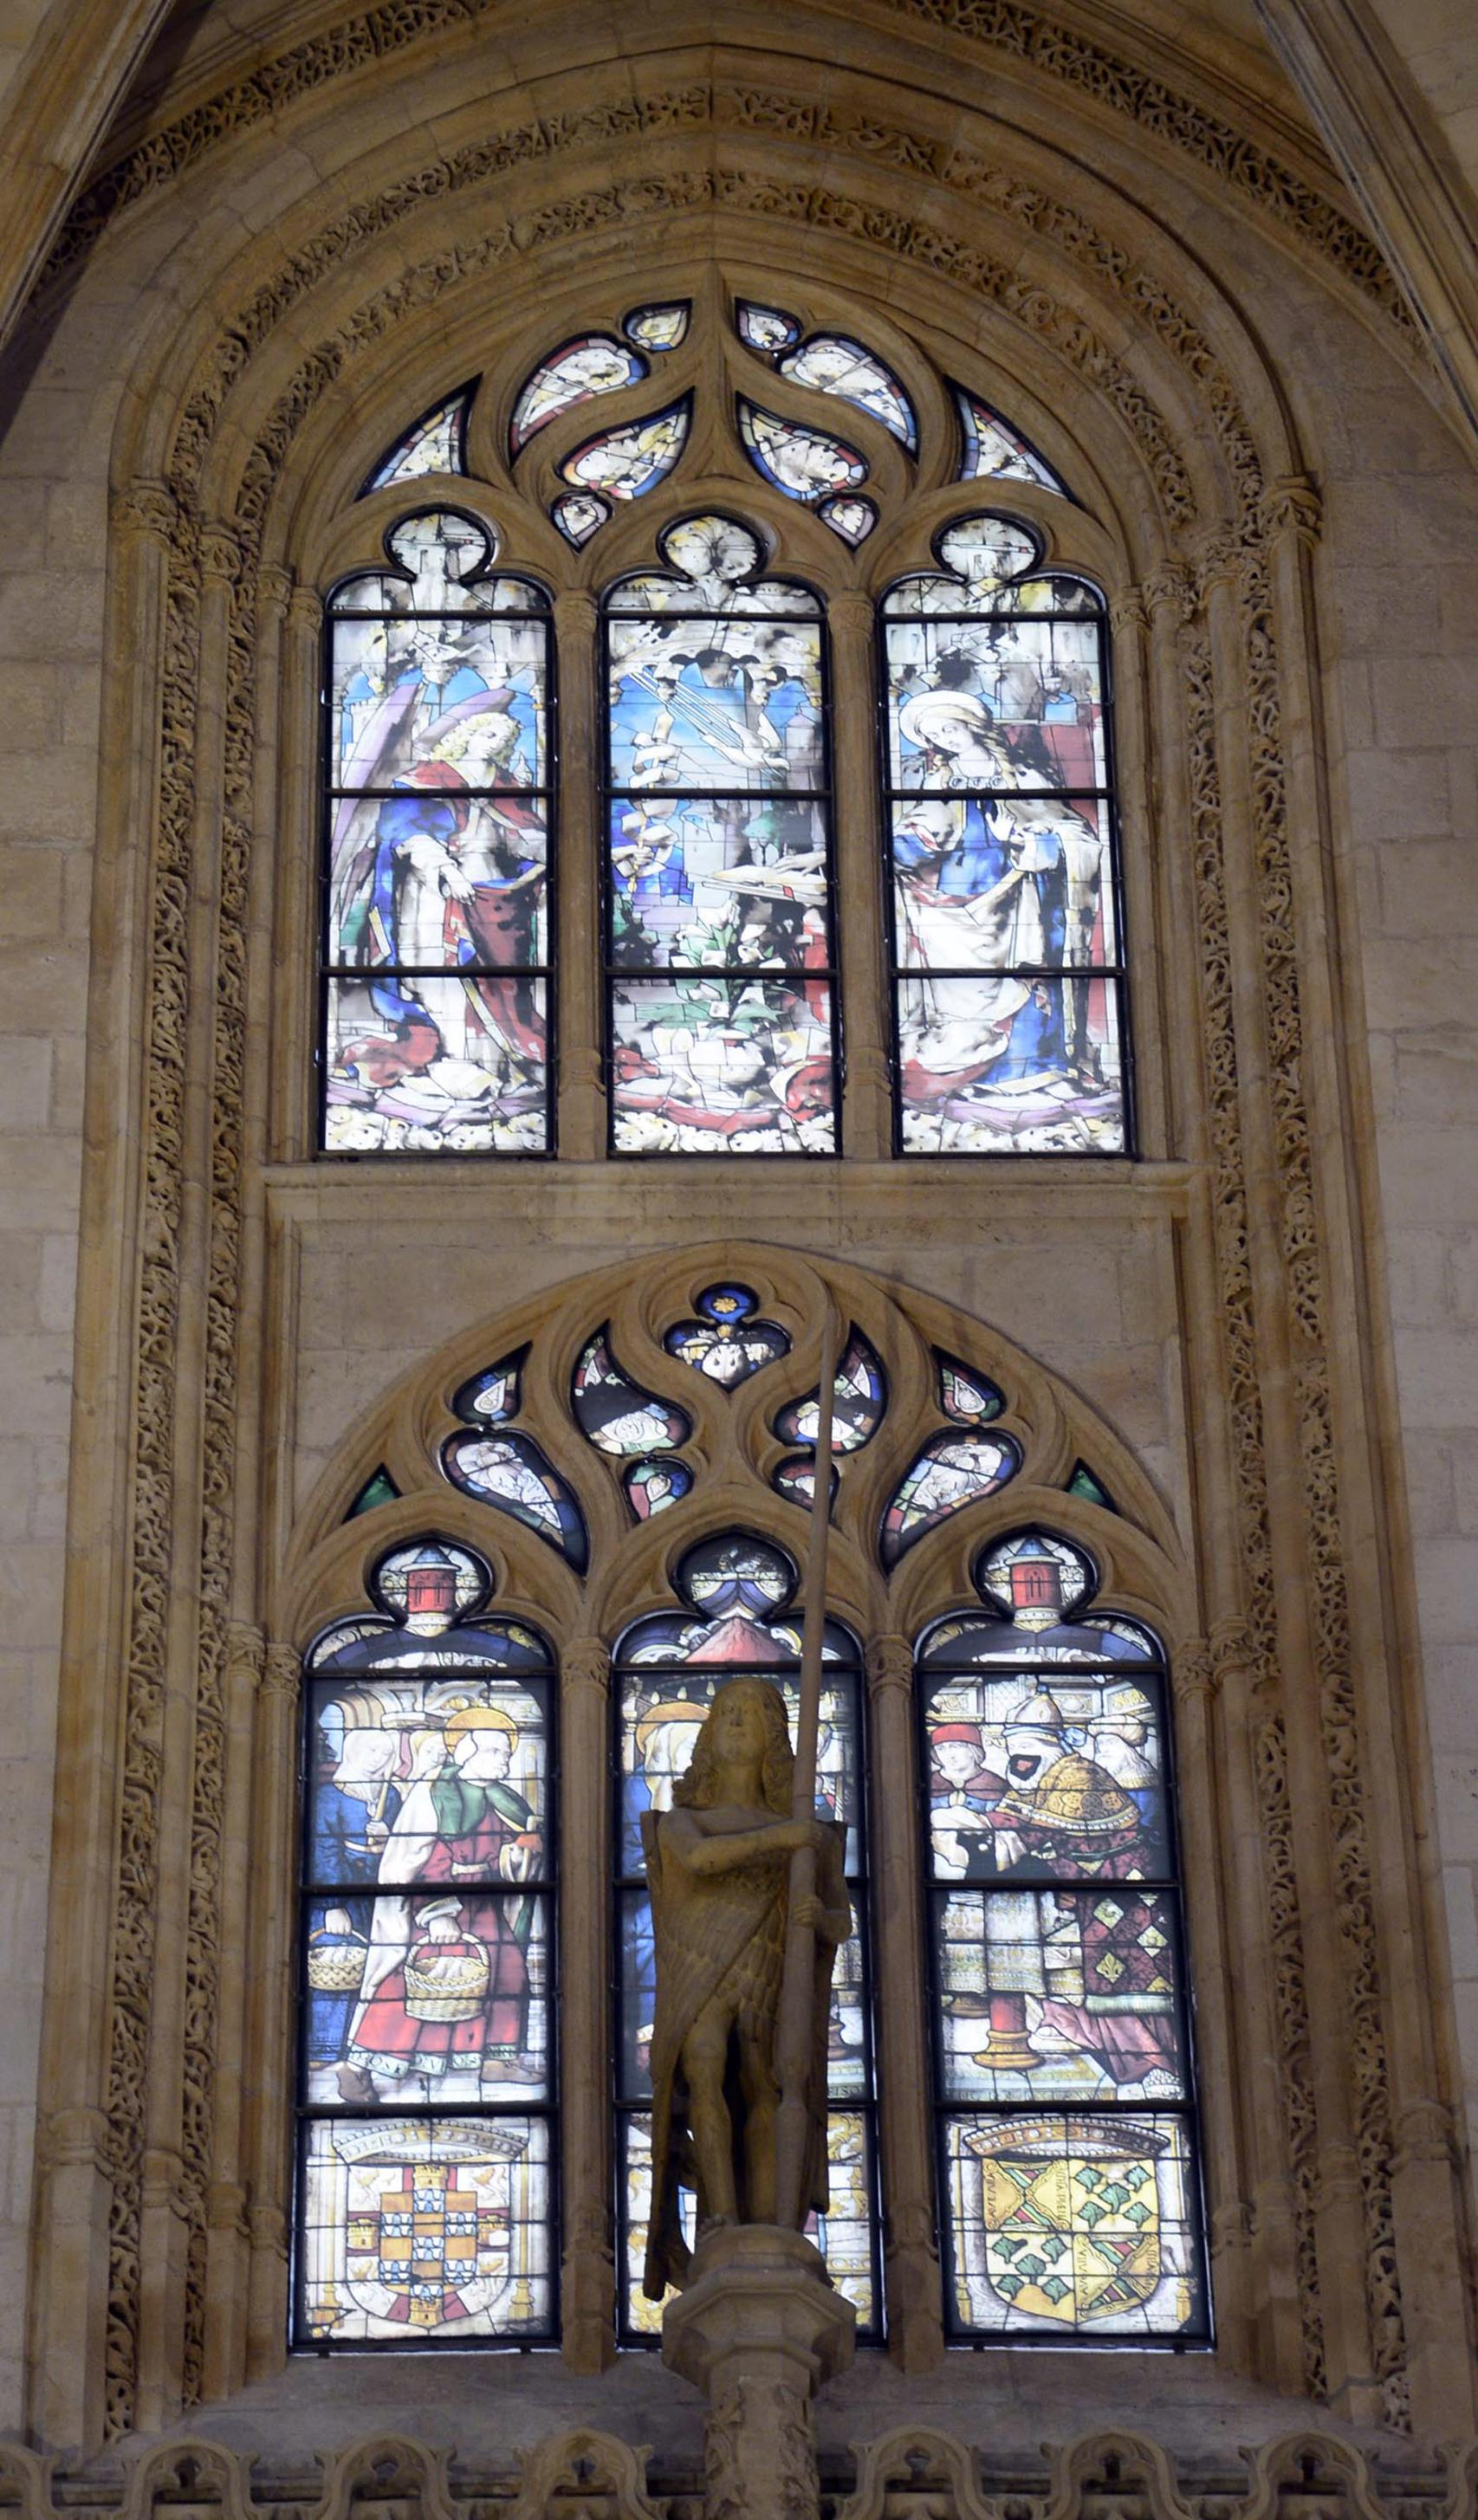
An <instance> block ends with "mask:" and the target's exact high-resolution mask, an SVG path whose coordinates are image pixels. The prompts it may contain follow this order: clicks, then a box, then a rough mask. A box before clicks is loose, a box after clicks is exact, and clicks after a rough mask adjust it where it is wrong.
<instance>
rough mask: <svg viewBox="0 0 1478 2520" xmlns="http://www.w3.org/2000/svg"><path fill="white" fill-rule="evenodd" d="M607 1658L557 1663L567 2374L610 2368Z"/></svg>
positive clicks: (593, 1650)
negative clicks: (558, 1691)
mask: <svg viewBox="0 0 1478 2520" xmlns="http://www.w3.org/2000/svg"><path fill="white" fill-rule="evenodd" d="M609 1788H610V1655H609V1653H608V1652H607V1650H606V1648H605V1645H604V1644H603V1643H601V1641H600V1639H599V1638H598V1637H577V1638H576V1639H575V1640H574V1641H573V1643H570V1644H569V1645H567V1646H566V1647H565V1648H564V1650H563V1651H562V1653H561V1654H560V1868H559V1889H558V1897H559V1903H560V1910H559V1913H560V1934H559V1951H560V1966H559V1974H558V1983H559V1989H560V2022H559V2038H560V2048H559V2093H560V2162H561V2197H560V2205H561V2221H562V2225H563V2230H562V2235H561V2238H562V2257H561V2268H560V2331H561V2334H562V2337H563V2344H564V2360H565V2362H566V2363H567V2364H568V2366H569V2368H570V2369H571V2370H572V2371H581V2372H596V2371H604V2370H605V2367H606V2365H607V2364H608V2363H611V2362H613V2361H614V2359H615V2350H616V2340H615V2274H616V2270H615V2260H614V2257H613V2255H612V2250H611V2179H612V2171H611V2134H610V2115H611V2110H610V2096H611V2072H610V2052H611V2050H610V2040H611V2023H610V1963H609V1953H610V1930H611V1928H610V1909H611V1890H610V1883H611V1869H610V1789H609Z"/></svg>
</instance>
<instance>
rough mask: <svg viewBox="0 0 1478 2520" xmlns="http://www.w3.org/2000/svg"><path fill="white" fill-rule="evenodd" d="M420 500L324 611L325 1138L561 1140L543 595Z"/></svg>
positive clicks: (424, 1143) (452, 1147) (423, 1142)
mask: <svg viewBox="0 0 1478 2520" xmlns="http://www.w3.org/2000/svg"><path fill="white" fill-rule="evenodd" d="M496 549H497V543H496V537H495V536H494V534H493V533H492V532H491V530H490V529H489V528H488V527H487V526H486V525H484V524H482V523H481V522H480V521H479V520H478V519H477V518H476V517H470V516H468V515H466V514H465V513H464V512H462V511H461V510H456V509H446V508H436V509H427V510H425V512H424V513H422V514H421V515H418V516H413V517H407V518H406V519H404V521H403V522H401V523H400V524H399V525H397V526H396V527H395V528H394V530H393V531H392V532H391V533H390V534H389V535H388V536H387V537H386V550H387V554H388V558H389V561H390V563H391V564H390V565H389V566H388V567H387V568H384V569H381V570H378V571H376V572H374V573H361V574H360V575H358V576H355V577H351V578H348V579H345V580H344V581H343V583H342V584H341V585H340V586H339V587H338V588H337V590H336V593H335V595H334V597H333V600H332V604H331V607H330V616H329V631H328V641H329V665H328V682H329V690H330V693H331V696H332V704H331V708H330V711H329V716H328V724H327V727H326V762H327V784H326V795H325V806H324V816H325V825H326V829H327V833H328V848H327V858H328V864H327V874H326V883H325V897H324V902H323V908H322V967H323V979H322V988H323V1042H324V1107H323V1144H324V1146H325V1148H327V1149H328V1151H330V1152H331V1153H338V1154H385V1153H421V1152H451V1153H456V1154H514V1153H522V1154H530V1153H540V1152H542V1151H544V1150H545V1149H547V1148H548V1147H549V1146H550V1143H551V1113H550V1091H549V1087H550V1012H551V1009H550V917H551V909H552V901H551V874H552V863H551V860H552V851H551V836H552V823H553V813H552V795H553V786H552V781H553V759H552V747H553V740H554V727H553V698H554V692H553V674H552V655H551V620H550V603H549V597H548V595H547V594H546V592H545V590H544V589H543V587H541V586H538V585H536V584H535V583H534V582H533V580H532V579H529V578H525V577H515V576H507V575H500V574H494V572H493V568H492V562H493V560H494V556H495V553H496Z"/></svg>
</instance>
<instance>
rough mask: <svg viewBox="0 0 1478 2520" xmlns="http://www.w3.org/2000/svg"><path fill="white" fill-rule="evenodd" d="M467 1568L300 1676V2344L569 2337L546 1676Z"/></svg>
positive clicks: (553, 1687)
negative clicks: (559, 2181)
mask: <svg viewBox="0 0 1478 2520" xmlns="http://www.w3.org/2000/svg"><path fill="white" fill-rule="evenodd" d="M490 1586H491V1578H490V1575H489V1572H488V1569H487V1567H486V1566H485V1565H484V1564H483V1563H482V1561H481V1560H480V1559H479V1558H477V1557H476V1556H475V1555H474V1554H473V1553H471V1552H470V1550H467V1549H464V1548H461V1547H459V1546H457V1545H455V1544H453V1543H451V1542H449V1541H440V1540H436V1539H434V1538H433V1539H428V1540H425V1541H422V1542H419V1543H416V1544H413V1545H410V1546H407V1547H404V1548H401V1549H398V1550H395V1551H392V1552H391V1553H389V1555H388V1556H387V1557H386V1558H385V1559H384V1560H383V1561H382V1562H381V1566H380V1568H379V1569H378V1572H377V1576H376V1579H375V1587H374V1590H375V1597H376V1598H377V1600H378V1602H379V1603H380V1604H381V1607H380V1608H378V1609H377V1610H375V1611H373V1612H371V1613H368V1614H367V1615H366V1616H364V1617H362V1618H358V1619H349V1620H343V1621H340V1622H338V1623H337V1624H336V1626H335V1627H333V1628H330V1629H328V1630H327V1631H325V1633H324V1634H323V1635H322V1636H321V1637H320V1638H319V1639H318V1641H317V1643H316V1644H315V1645H314V1647H313V1648H312V1650H311V1652H310V1654H309V1656H308V1665H307V1672H306V1675H305V1708H304V1778H303V1856H302V1897H301V1910H300V1968H301V1991H300V2007H299V2044H298V2163H297V2216H296V2232H295V2265H294V2276H293V2341H294V2343H296V2344H297V2345H299V2346H313V2347H315V2348H318V2349H320V2350H334V2349H338V2348H353V2349H369V2348H381V2349H397V2350H403V2349H405V2348H407V2347H413V2346H423V2347H465V2346H467V2345H469V2344H473V2343H493V2342H499V2341H509V2342H512V2341H521V2342H534V2341H536V2340H550V2339H553V2338H554V2337H555V2336H556V2335H557V2333H558V2325H559V2319H558V2302H557V2295H556V2268H557V2263H558V2252H557V2245H556V2229H555V2198H556V2164H557V2159H558V2143H557V2133H558V2128H557V2096H558V2024H557V2019H556V1966H555V1932H556V1917H555V1879H556V1847H555V1833H554V1831H555V1806H554V1793H553V1783H554V1776H555V1727H556V1721H557V1697H558V1686H557V1674H556V1670H555V1664H554V1658H553V1656H552V1654H551V1652H550V1648H549V1646H548V1643H546V1641H545V1639H544V1638H543V1637H541V1636H540V1635H539V1634H538V1633H537V1632H536V1631H535V1630H534V1629H532V1628H530V1627H527V1626H526V1625H524V1624H523V1623H522V1622H521V1621H517V1620H513V1619H505V1618H500V1617H498V1616H497V1615H496V1614H495V1613H493V1612H492V1611H491V1610H490V1609H489V1608H488V1607H487V1606H486V1604H487V1597H488V1594H489V1591H490Z"/></svg>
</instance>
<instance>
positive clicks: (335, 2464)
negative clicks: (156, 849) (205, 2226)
mask: <svg viewBox="0 0 1478 2520" xmlns="http://www.w3.org/2000/svg"><path fill="white" fill-rule="evenodd" d="M741 2412H742V2410H741V2409H736V2410H735V2414H736V2416H739V2415H740V2414H741ZM801 2416H802V2420H803V2419H804V2409H803V2408H802V2409H801ZM732 2429H733V2425H732V2424H730V2423H728V2422H726V2425H725V2427H724V2433H723V2438H721V2439H720V2440H719V2441H718V2442H716V2443H714V2442H712V2440H711V2430H710V2450H709V2458H708V2481H709V2491H708V2493H707V2494H706V2495H703V2496H701V2497H699V2495H698V2494H697V2493H696V2492H695V2491H694V2486H695V2483H696V2480H694V2479H692V2478H690V2477H688V2476H687V2475H684V2476H682V2477H676V2476H670V2475H668V2474H664V2472H663V2470H662V2465H661V2462H660V2461H659V2460H657V2459H654V2458H653V2456H652V2453H650V2452H649V2451H639V2450H633V2449H632V2448H631V2447H630V2446H629V2444H627V2443H626V2442H623V2441H619V2440H617V2439H616V2438H614V2436H612V2435H611V2434H609V2433H604V2432H600V2431H596V2430H594V2429H591V2428H587V2427H578V2428H576V2429H575V2430H573V2431H570V2432H563V2433H555V2434H552V2435H550V2436H549V2437H548V2438H547V2439H546V2440H544V2441H541V2442H539V2443H537V2444H536V2445H535V2446H534V2448H533V2449H532V2450H529V2451H527V2452H525V2453H523V2455H522V2457H521V2458H520V2459H518V2460H517V2462H516V2464H513V2463H512V2462H510V2463H508V2464H502V2463H499V2462H498V2461H497V2460H496V2459H493V2460H488V2459H486V2458H484V2457H479V2456H478V2455H477V2454H476V2453H470V2452H468V2451H466V2450H464V2451H462V2452H460V2453H458V2454H457V2455H456V2456H455V2457H452V2456H449V2454H448V2453H447V2452H446V2451H444V2450H435V2449H432V2448H430V2447H429V2446H428V2445H426V2444H424V2443H420V2442H416V2441H413V2440H408V2439H406V2438H404V2437H403V2436H401V2435H398V2434H379V2435H372V2436H371V2437H370V2438H369V2439H368V2440H365V2441H363V2442H359V2443H356V2444H354V2445H353V2446H352V2447H350V2448H349V2449H347V2450H339V2451H336V2452H331V2453H323V2454H320V2456H319V2458H317V2459H316V2460H311V2461H295V2462H294V2466H293V2470H292V2472H291V2473H289V2472H284V2473H282V2474H279V2473H276V2472H275V2471H274V2466H273V2462H272V2460H271V2459H270V2458H252V2457H250V2456H247V2455H246V2454H244V2453H240V2452H236V2451H230V2450H225V2449H223V2448H222V2447H221V2446H220V2445H219V2444H218V2443H215V2442H206V2441H189V2440H187V2441H184V2442H176V2443H172V2444H168V2445H165V2446H162V2447H160V2448H157V2449H156V2450H153V2451H150V2452H148V2453H145V2454H144V2456H142V2457H140V2458H138V2459H136V2460H134V2461H133V2462H132V2463H131V2464H130V2466H129V2467H128V2469H127V2470H126V2472H125V2471H124V2470H121V2469H119V2468H117V2467H114V2466H104V2465H101V2464H100V2465H97V2466H93V2467H89V2468H85V2469H73V2468H70V2467H67V2466H65V2465H63V2464H62V2463H61V2462H59V2461H57V2460H54V2459H49V2458H41V2457H38V2456H37V2455H36V2453H34V2452H33V2451H29V2450H25V2449H22V2448H21V2447H20V2446H19V2445H18V2444H12V2445H4V2444H0V2511H4V2512H6V2513H7V2514H13V2515H14V2520H63V2515H64V2514H70V2515H79V2514H80V2515H82V2516H83V2520H165V2515H170V2520H351V2515H355V2520H478V2515H479V2514H484V2515H485V2514H486V2513H488V2512H490V2511H499V2512H503V2513H506V2515H507V2520H698V2514H699V2513H701V2515H702V2520H718V2515H719V2514H720V2513H723V2514H724V2515H726V2520H727V2515H730V2514H738V2513H742V2512H747V2511H748V2510H749V2509H751V2508H752V2507H753V2505H752V2503H751V2502H750V2501H749V2500H748V2499H746V2498H745V2497H744V2492H743V2480H742V2478H740V2479H738V2480H732V2479H731V2478H730V2476H729V2474H728V2471H727V2468H726V2462H725V2454H724V2453H725V2441H726V2440H727V2438H728V2433H729V2431H731V2430H732ZM782 2452H783V2445H782V2444H781V2443H780V2441H779V2440H778V2441H777V2453H778V2455H780V2454H781V2453H782ZM809 2454H810V2453H809V2444H807V2445H806V2456H807V2458H808V2459H809ZM792 2464H793V2467H794V2473H795V2492H794V2494H793V2497H792V2500H791V2503H790V2505H789V2506H788V2507H789V2508H790V2509H791V2510H792V2511H793V2514H794V2520H814V2515H815V2514H816V2513H817V2512H818V2509H819V2503H818V2498H817V2494H816V2477H815V2468H814V2465H813V2466H812V2467H811V2476H810V2486H809V2490H807V2489H806V2488H805V2487H804V2485H803V2482H802V2478H801V2472H800V2455H799V2448H798V2446H797V2451H796V2454H795V2457H794V2460H793V2461H792ZM828 2467H829V2476H828V2489H827V2490H828V2507H829V2508H830V2509H831V2510H833V2511H834V2513H835V2520H1109V2515H1113V2520H1282V2515H1285V2514H1287V2515H1291V2514H1294V2513H1297V2512H1300V2511H1303V2512H1309V2511H1317V2512H1318V2514H1319V2515H1320V2520H1474V2513H1475V2511H1478V2449H1474V2448H1473V2447H1472V2446H1467V2447H1462V2446H1455V2447H1452V2448H1450V2449H1448V2450H1447V2451H1446V2452H1444V2453H1442V2454H1441V2455H1440V2457H1439V2456H1429V2457H1428V2458H1427V2459H1426V2460H1415V2459H1412V2460H1411V2461H1409V2462H1407V2463H1406V2464H1403V2465H1397V2464H1394V2463H1393V2462H1391V2461H1388V2460H1385V2459H1383V2460H1382V2461H1381V2463H1380V2466H1379V2468H1378V2469H1376V2468H1374V2467H1372V2466H1371V2464H1370V2462H1369V2461H1368V2460H1367V2459H1366V2457H1365V2455H1364V2454H1363V2453H1362V2452H1360V2451H1359V2450H1357V2449H1355V2448H1354V2447H1353V2446H1352V2445H1351V2444H1350V2443H1349V2442H1347V2441H1344V2440H1341V2439H1338V2438H1336V2437H1335V2436H1334V2435H1333V2434H1330V2433H1324V2432H1321V2431H1319V2430H1318V2429H1315V2428H1310V2429H1307V2430H1303V2431H1298V2432H1292V2433H1289V2434H1287V2435H1285V2436H1283V2437H1282V2438H1281V2439H1279V2440H1276V2441H1273V2442H1267V2443H1264V2444H1263V2445H1262V2446H1261V2447H1260V2448H1259V2449H1257V2450H1255V2451H1242V2452H1239V2453H1228V2454H1225V2455H1224V2456H1223V2457H1222V2458H1220V2459H1217V2460H1215V2461H1209V2460H1206V2459H1199V2460H1197V2461H1196V2462H1195V2463H1194V2466H1193V2468H1192V2467H1190V2466H1178V2465H1177V2462H1176V2461H1175V2460H1174V2459H1173V2458H1172V2457H1170V2456H1169V2455H1168V2454H1167V2453H1166V2452H1165V2451H1164V2450H1163V2449H1162V2448H1161V2447H1160V2446H1159V2445H1158V2444H1157V2443H1155V2442H1153V2441H1150V2440H1148V2439H1146V2438H1145V2437H1144V2436H1143V2435H1142V2434H1139V2433H1134V2432H1129V2431H1122V2430H1121V2431H1114V2432H1100V2433H1088V2434H1084V2435H1082V2436H1081V2437H1080V2438H1078V2439H1076V2440H1072V2441H1068V2442H1065V2443H1061V2444H1059V2445H1052V2444H1049V2445H1047V2446H1045V2447H1044V2449H1043V2451H1042V2453H1040V2455H1039V2456H1038V2457H1037V2458H1035V2459H1034V2460H1032V2461H1031V2462H1030V2464H1029V2465H1028V2466H1027V2467H1026V2468H1025V2469H1023V2468H1022V2466H1021V2464H1020V2462H1018V2461H1013V2462H1012V2464H1011V2469H1010V2473H1009V2474H1005V2473H1002V2474H997V2473H996V2471H995V2468H994V2465H993V2460H992V2453H991V2448H990V2444H989V2440H988V2439H987V2440H986V2441H985V2442H984V2443H982V2444H981V2445H980V2446H978V2447H977V2446H975V2445H973V2444H971V2443H969V2442H966V2441H964V2440H962V2439H961V2438H960V2437H959V2436H958V2435H957V2434H953V2433H945V2432H938V2431H934V2430H932V2429H931V2428H929V2427H928V2426H924V2425H913V2424H910V2425H905V2426H903V2427H901V2428H900V2429H899V2430H897V2431H895V2432H891V2433H885V2434H883V2435H881V2436H880V2437H878V2438H876V2439H874V2440H872V2441H868V2442H864V2443H860V2444H858V2445H856V2446H855V2447H854V2448H850V2449H848V2450H847V2451H846V2452H845V2453H841V2454H840V2456H837V2455H836V2454H834V2453H833V2454H832V2455H831V2456H830V2457H829V2461H828ZM310 2479H311V2480H312V2481H311V2482H310ZM736 2491H737V2493H738V2496H739V2498H738V2499H737V2500H736V2499H735V2498H734V2495H735V2492H736Z"/></svg>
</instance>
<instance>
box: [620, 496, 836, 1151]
mask: <svg viewBox="0 0 1478 2520" xmlns="http://www.w3.org/2000/svg"><path fill="white" fill-rule="evenodd" d="M660 549H661V553H662V557H663V559H664V560H665V561H666V562H667V563H668V566H667V568H666V570H665V571H664V572H663V573H662V574H660V575H657V574H652V575H648V576H643V577H638V578H632V579H627V580H625V581H623V582H622V583H621V584H620V585H618V586H617V587H615V588H614V589H612V591H611V593H610V595H609V597H608V599H607V603H606V619H605V640H606V650H605V664H606V676H607V694H608V708H607V757H606V787H605V795H606V815H607V834H608V852H607V862H606V882H605V935H606V956H607V974H608V987H607V1019H608V1027H609V1048H608V1061H609V1078H610V1103H611V1123H610V1125H611V1144H612V1147H613V1148H614V1150H615V1151H616V1152H617V1153H620V1154H647V1153H659V1152H682V1153H690V1154H694V1153H699V1154H829V1153H832V1152H834V1151H835V1148H836V1050H835V1026H834V1020H833V999H834V949H833V942H832V920H831V854H830V817H829V748H828V742H827V713H826V689H825V679H824V677H825V664H824V655H823V635H822V625H821V620H820V607H819V606H818V605H817V603H816V600H815V598H814V597H813V596H811V595H809V594H808V593H807V592H806V590H805V589H804V588H801V587H797V586H795V585H793V584H791V583H790V582H789V581H787V580H772V579H767V578H765V577H763V576H762V575H761V574H760V573H759V572H760V568H761V564H762V559H763V555H762V551H761V547H760V544H759V541H758V538H757V537H756V536H755V535H754V534H753V533H751V532H750V531H749V529H748V528H747V527H746V526H744V525H741V524H739V523H738V522H737V521H736V520H734V519H733V518H731V517H721V516H702V517H690V518H688V519H686V520H685V521H684V522H683V523H682V524H679V525H675V526H673V527H671V528H670V529H669V530H668V531H667V532H666V533H665V534H664V535H663V536H662V537H661V543H660Z"/></svg>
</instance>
